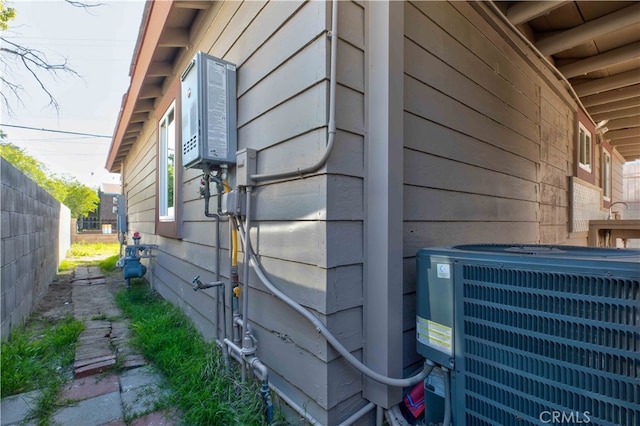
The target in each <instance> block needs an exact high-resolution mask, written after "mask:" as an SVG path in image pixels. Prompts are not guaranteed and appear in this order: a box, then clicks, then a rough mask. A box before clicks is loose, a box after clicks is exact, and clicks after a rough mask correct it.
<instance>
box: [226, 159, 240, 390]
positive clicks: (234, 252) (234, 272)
mask: <svg viewBox="0 0 640 426" xmlns="http://www.w3.org/2000/svg"><path fill="white" fill-rule="evenodd" d="M222 187H223V191H224V192H229V191H231V187H230V186H229V181H228V180H227V170H226V167H225V168H224V169H223V172H222ZM229 237H230V243H231V244H230V245H231V247H230V250H231V268H230V274H229V275H230V277H229V281H230V282H231V324H232V330H233V331H234V336H233V337H234V341H235V338H236V335H237V336H238V337H239V331H238V326H237V325H236V321H235V320H236V318H235V315H236V313H237V309H238V290H239V287H238V231H237V230H236V227H235V226H234V225H233V223H232V221H229ZM225 303H226V301H225ZM234 308H235V309H234ZM225 334H226V324H225ZM225 340H226V337H225ZM236 343H237V342H236ZM224 352H225V353H226V352H227V350H226V349H225V350H224ZM238 361H239V362H240V364H241V374H242V381H243V382H244V381H245V374H246V373H245V369H246V368H245V367H246V366H245V363H244V360H243V359H242V358H240V359H238Z"/></svg>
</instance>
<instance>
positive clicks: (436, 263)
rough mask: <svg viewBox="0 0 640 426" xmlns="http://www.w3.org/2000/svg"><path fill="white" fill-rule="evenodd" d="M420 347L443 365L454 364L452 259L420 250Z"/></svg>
mask: <svg viewBox="0 0 640 426" xmlns="http://www.w3.org/2000/svg"><path fill="white" fill-rule="evenodd" d="M417 277H418V280H417V289H416V292H417V299H418V306H417V312H416V333H417V350H418V353H420V354H421V355H422V356H423V357H425V358H427V359H429V360H431V361H434V362H436V363H438V364H440V365H444V366H449V367H452V366H453V354H454V342H453V334H454V333H453V306H454V305H453V296H454V295H453V283H454V273H453V260H452V259H451V258H448V257H446V256H428V255H422V254H421V253H420V252H419V253H418V265H417Z"/></svg>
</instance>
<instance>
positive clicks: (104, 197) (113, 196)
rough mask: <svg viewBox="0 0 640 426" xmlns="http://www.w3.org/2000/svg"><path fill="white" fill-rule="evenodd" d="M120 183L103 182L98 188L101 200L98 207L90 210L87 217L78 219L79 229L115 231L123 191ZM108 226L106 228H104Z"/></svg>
mask: <svg viewBox="0 0 640 426" xmlns="http://www.w3.org/2000/svg"><path fill="white" fill-rule="evenodd" d="M121 188H122V187H121V186H120V184H116V183H102V184H100V188H99V189H98V198H99V200H100V202H99V204H98V206H97V207H96V209H95V210H94V211H92V212H89V214H87V216H86V217H81V218H78V219H77V228H78V229H79V230H85V231H86V230H98V231H101V232H107V231H109V230H110V232H107V233H112V232H113V233H115V232H116V231H115V227H116V222H117V216H118V214H117V212H118V208H117V207H118V197H119V196H120V191H121ZM104 226H106V228H103V227H104Z"/></svg>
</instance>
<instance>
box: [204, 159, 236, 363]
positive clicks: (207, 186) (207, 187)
mask: <svg viewBox="0 0 640 426" xmlns="http://www.w3.org/2000/svg"><path fill="white" fill-rule="evenodd" d="M203 180H204V193H203V196H204V215H205V217H209V218H214V219H215V224H216V278H215V280H216V281H220V257H221V256H220V206H221V204H220V189H221V184H220V181H218V180H217V181H216V188H217V192H218V195H217V198H218V209H217V213H210V212H209V201H210V199H211V172H210V170H209V169H205V170H204V176H203ZM220 292H222V332H223V336H226V322H227V319H226V316H227V313H226V304H225V300H224V299H225V291H224V286H216V328H220V324H219V321H220V313H219V309H218V305H219V304H220ZM219 335H220V332H219V331H218V330H216V344H217V345H218V347H219V348H220V350H222V358H223V360H224V366H225V368H226V369H227V371H228V370H229V369H230V364H229V354H228V353H227V351H226V350H225V347H224V345H223V343H222V341H223V340H224V338H223V339H220V338H219Z"/></svg>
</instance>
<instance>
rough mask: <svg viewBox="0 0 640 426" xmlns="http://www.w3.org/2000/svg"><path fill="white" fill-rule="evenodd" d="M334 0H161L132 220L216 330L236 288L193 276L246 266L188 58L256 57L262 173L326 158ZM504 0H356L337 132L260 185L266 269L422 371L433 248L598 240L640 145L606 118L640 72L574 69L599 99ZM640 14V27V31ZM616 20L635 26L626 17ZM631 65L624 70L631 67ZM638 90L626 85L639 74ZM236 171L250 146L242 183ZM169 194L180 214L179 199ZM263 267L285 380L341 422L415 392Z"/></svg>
mask: <svg viewBox="0 0 640 426" xmlns="http://www.w3.org/2000/svg"><path fill="white" fill-rule="evenodd" d="M512 3H514V2H503V3H500V4H499V7H500V8H502V9H503V11H506V12H507V16H509V13H508V12H509V10H512V9H509V10H507V7H510V8H511V7H515V6H518V7H519V9H522V10H524V12H525V13H524V14H520V15H519V16H518V22H517V24H518V25H519V28H520V29H521V30H522V31H523V32H524V33H526V34H528V35H529V36H530V37H532V38H533V37H535V36H536V34H538V33H539V32H542V31H556V30H557V31H558V32H559V31H560V30H564V29H566V27H562V28H561V27H558V26H557V22H556V21H554V19H552V17H553V16H554V14H555V13H564V14H565V15H570V17H571V19H570V20H567V19H569V18H566V19H565V21H563V22H569V21H570V22H574V23H575V21H576V20H578V21H579V22H578V23H575V25H576V26H577V25H578V24H580V23H582V22H583V21H580V19H582V18H580V13H578V12H576V11H575V10H574V9H575V8H577V7H580V8H583V9H584V10H585V11H588V12H589V14H588V16H589V18H588V19H589V20H596V19H597V18H598V17H600V16H604V15H606V14H608V13H610V12H617V11H618V10H621V9H622V8H624V7H626V6H627V4H626V3H624V4H618V2H607V3H606V4H605V3H603V2H596V3H597V5H598V7H597V8H596V7H595V6H590V3H591V2H567V3H566V4H565V5H564V6H563V7H561V8H557V9H555V10H553V11H549V10H542V11H538V12H535V13H534V12H531V11H530V10H528V8H529V6H528V5H526V4H525V3H527V2H515V4H514V5H512ZM534 3H540V4H542V3H547V2H534ZM333 4H335V3H332V2H322V1H310V2H303V1H287V2H277V1H276V2H253V1H247V2H239V1H229V2H225V1H216V2H201V1H198V2H193V1H184V2H181V1H161V2H160V1H158V2H147V5H146V7H145V12H144V19H143V23H142V26H141V29H140V36H139V40H138V44H137V47H136V51H135V54H134V58H133V62H132V67H131V86H130V88H129V91H128V93H127V95H126V97H125V98H124V101H123V105H122V110H121V112H120V117H119V119H118V123H117V127H116V132H115V137H114V141H113V144H112V146H111V149H110V152H109V158H108V161H107V168H108V169H109V170H110V171H111V172H117V173H121V175H122V177H123V180H122V182H123V187H124V190H123V194H124V196H125V197H126V203H127V206H128V207H127V215H128V224H129V230H130V231H131V232H134V231H138V232H140V233H141V234H142V238H143V243H149V244H157V245H158V254H157V258H156V261H155V265H154V267H153V274H154V276H153V282H154V286H155V287H156V288H157V290H158V291H159V292H160V293H161V294H162V295H163V296H164V297H165V298H166V299H168V300H170V301H172V302H174V303H175V304H176V305H179V306H181V307H182V308H183V309H184V311H185V312H186V313H187V314H188V315H189V316H190V317H191V318H192V319H193V320H194V322H195V323H196V325H197V327H198V329H199V330H200V331H201V332H202V333H203V335H204V336H206V337H207V338H213V337H218V338H219V337H220V335H221V333H222V332H223V330H221V325H220V323H219V321H218V318H217V316H216V310H215V308H216V306H217V305H218V301H217V298H216V297H215V291H201V292H197V293H196V292H194V291H192V290H191V280H192V278H193V277H194V276H195V275H200V276H201V277H202V279H203V280H210V279H211V280H212V279H213V277H214V275H215V273H216V272H218V273H220V274H221V277H222V279H223V280H224V281H225V282H227V283H228V281H229V276H230V268H229V261H228V258H229V242H228V240H229V234H228V228H227V227H226V226H223V227H222V235H221V238H220V240H221V247H222V262H221V266H220V270H219V271H216V266H215V264H216V262H215V253H216V251H215V250H214V246H215V241H216V235H215V233H214V229H215V228H214V224H213V220H209V219H207V218H206V217H205V216H204V213H203V212H204V203H203V201H202V199H201V198H200V197H199V187H200V180H201V176H202V172H201V171H199V170H194V169H184V168H183V167H181V166H182V162H181V149H180V141H181V128H182V123H181V101H180V77H181V74H182V73H183V72H184V71H185V69H186V68H187V66H188V65H189V63H190V61H191V60H192V58H193V57H194V54H195V53H196V52H198V51H204V52H206V53H209V54H211V55H213V56H217V57H220V58H222V59H224V60H226V61H229V62H231V63H234V64H236V65H237V102H238V106H237V128H238V133H237V136H238V148H239V149H243V148H253V149H256V150H257V151H258V154H257V170H258V173H271V172H277V171H283V170H290V169H294V170H295V169H298V168H303V167H306V166H308V165H310V164H312V163H314V162H315V161H316V160H317V159H319V158H320V157H321V156H322V154H323V152H324V151H325V145H326V140H327V126H328V112H329V110H330V105H329V93H330V51H331V49H330V37H329V32H330V30H331V22H332V18H331V15H332V14H331V12H332V5H333ZM523 4H524V5H523ZM492 5H493V3H480V2H477V3H476V2H469V3H467V2H432V1H425V2H362V1H340V2H338V34H339V40H338V43H337V44H338V46H337V62H336V64H337V96H336V99H337V100H336V110H337V113H336V122H337V134H336V138H335V148H334V149H333V152H331V154H330V156H329V158H328V162H327V163H326V165H324V166H323V167H321V168H320V169H319V170H317V171H316V172H314V173H311V174H309V175H305V176H304V177H294V178H286V179H280V180H276V181H268V182H264V183H260V184H259V185H257V186H256V187H255V188H254V190H253V195H252V212H251V215H252V227H251V228H252V229H251V235H252V237H251V239H252V244H253V246H254V248H255V250H256V252H257V253H258V255H259V259H260V262H261V263H262V265H263V266H264V268H265V270H266V273H267V275H269V277H270V278H271V279H272V280H273V281H274V282H275V284H276V285H277V286H279V288H280V289H281V290H282V291H284V292H285V293H287V294H289V295H290V296H291V297H292V298H293V299H295V300H296V301H298V302H299V303H300V304H302V305H303V306H305V307H306V308H307V309H309V310H311V311H312V312H313V314H314V315H315V316H316V317H318V318H319V319H320V321H322V322H323V323H324V324H326V326H327V327H328V328H329V330H330V331H332V332H333V333H334V334H335V335H336V336H337V338H338V340H339V341H340V342H341V343H342V344H343V345H345V346H346V347H347V349H348V350H349V351H350V352H351V353H352V354H353V355H354V356H356V357H357V358H359V359H361V360H363V361H364V363H365V364H367V365H368V366H370V367H371V368H372V369H373V370H376V371H378V372H379V373H382V374H385V375H389V376H394V377H402V376H403V375H405V376H406V375H409V374H410V373H411V372H413V371H415V370H416V368H419V367H420V366H421V364H422V359H421V357H420V356H419V355H418V354H417V353H416V351H415V334H416V333H415V323H416V319H415V255H416V251H417V250H418V249H420V248H422V247H429V246H439V245H454V244H461V243H476V242H483V243H543V244H574V245H586V244H587V230H588V221H589V220H590V219H598V218H604V217H605V216H606V215H607V209H608V206H609V205H610V203H611V202H614V201H618V200H621V198H622V165H623V163H624V162H625V160H633V159H635V158H636V157H637V156H638V155H640V144H638V141H637V138H635V139H634V137H629V136H627V134H630V135H634V134H635V133H634V132H635V130H633V131H632V132H629V133H615V132H616V131H618V130H617V128H616V127H614V126H623V125H624V123H620V122H616V120H617V119H614V118H611V119H609V121H608V122H609V123H610V124H611V125H612V126H611V127H610V128H609V132H607V133H604V135H605V137H604V138H603V137H601V136H600V128H599V129H598V130H596V123H595V122H594V120H593V119H594V118H596V119H597V120H598V122H600V121H604V120H606V119H607V117H608V115H607V114H608V111H612V110H617V109H619V108H620V107H619V106H611V104H610V102H611V101H614V102H623V101H620V99H619V98H617V97H616V96H614V95H615V94H616V93H617V92H620V93H621V94H622V90H623V89H620V87H622V86H620V83H618V85H617V86H616V87H615V90H614V92H616V93H612V94H609V92H605V91H606V90H608V89H606V88H603V87H604V86H601V87H599V88H597V89H596V92H593V89H592V88H591V86H589V85H591V84H592V82H589V81H586V80H584V81H583V82H582V83H581V84H580V81H579V80H580V78H581V77H577V78H578V80H575V79H573V80H571V82H572V83H573V84H574V86H575V90H576V92H577V93H578V95H579V96H580V97H581V98H580V99H581V102H582V103H583V104H584V105H587V106H588V108H587V110H585V109H583V108H582V107H581V106H580V105H579V104H578V100H577V98H576V97H575V96H573V95H572V93H571V91H570V90H568V85H567V84H566V82H564V81H562V80H561V79H559V77H558V70H557V69H555V68H553V67H552V66H549V65H548V64H547V63H546V62H545V61H544V60H542V59H541V58H539V57H538V56H537V55H536V54H535V53H534V51H533V50H532V49H531V47H530V46H529V45H527V43H526V42H525V41H524V40H523V38H521V36H520V34H519V33H517V31H516V30H515V28H514V27H513V26H511V25H509V24H508V23H507V22H505V20H504V19H502V17H501V16H500V14H499V13H498V12H497V11H496V10H494V9H493V7H492ZM561 5H562V3H558V4H556V6H561ZM631 7H635V6H634V5H632V6H631ZM565 8H566V9H565ZM634 11H635V9H634ZM536 13H538V14H545V13H547V14H549V15H548V17H545V16H542V17H541V18H536V16H538V15H536ZM632 13H634V12H633V11H631V12H629V13H627V15H629V14H632ZM616 16H617V15H616ZM512 19H515V18H512ZM514 22H515V21H514ZM618 27H620V26H618ZM560 34H562V32H560ZM629 34H631V35H629V37H631V38H632V40H631V42H633V41H637V36H638V33H637V32H630V33H629ZM610 35H611V34H609V36H610ZM584 37H585V36H581V38H579V40H581V41H578V42H577V43H578V44H581V43H584V42H585V41H586V40H587V39H585V38H584ZM586 37H587V38H588V39H589V40H593V37H596V35H593V34H591V35H587V36H586ZM589 37H591V38H589ZM629 37H627V39H623V42H624V43H627V42H629V40H628V38H629ZM633 37H636V39H633ZM550 39H553V37H551V38H550ZM555 40H556V41H555V43H556V44H552V43H553V42H554V40H550V41H548V42H546V44H545V45H543V46H541V47H539V48H540V49H541V50H543V51H544V54H545V55H547V57H549V58H552V60H558V61H559V62H558V63H563V64H564V63H568V62H570V60H571V59H570V58H574V57H577V56H572V55H573V54H576V55H578V56H579V55H582V56H583V57H586V56H589V55H591V54H593V53H588V52H587V53H584V52H581V50H580V49H578V48H576V49H573V50H571V48H573V47H574V46H576V44H573V45H572V44H571V43H572V42H573V43H576V41H575V40H576V39H575V37H574V38H573V41H570V42H564V41H562V43H561V42H560V41H558V39H555ZM607 40H608V43H609V44H608V46H610V47H611V48H614V47H618V46H617V45H616V43H615V42H616V39H615V37H609V38H608V39H607ZM550 44H551V47H549V45H550ZM578 47H579V46H578ZM592 50H593V49H592ZM557 53H561V55H557ZM551 55H556V56H554V57H552V56H551ZM634 64H635V63H634V62H633V61H632V63H631V65H634ZM611 66H613V65H611ZM624 66H625V65H624V64H623V65H617V68H615V69H610V70H609V69H607V70H606V73H605V74H606V75H611V74H616V73H628V72H629V70H628V69H626V68H624ZM631 71H633V70H631ZM636 72H637V69H636ZM585 73H588V71H583V72H582V74H585ZM588 77H589V76H588ZM602 80H604V79H602ZM631 80H632V79H631ZM625 81H627V83H626V84H629V85H630V84H634V83H633V81H632V82H631V83H628V82H629V81H630V80H629V79H627V80H625ZM580 85H582V87H580ZM607 87H610V86H607ZM634 87H635V88H633V87H632V90H637V84H636V86H634ZM597 92H603V93H597ZM624 93H625V94H624V95H621V96H623V98H622V99H623V100H624V99H629V98H630V99H633V98H632V96H637V94H636V95H633V94H632V95H631V96H629V95H627V94H626V93H627V92H624ZM604 94H607V95H608V97H606V98H605V97H604V96H603V95H604ZM635 101H636V102H637V98H636V99H635ZM627 103H628V102H627ZM618 105H621V104H618ZM629 107H634V105H632V104H629ZM635 107H637V105H635ZM623 108H627V109H632V108H628V107H623ZM594 111H595V112H594ZM589 114H591V116H590V115H589ZM620 131H623V130H620ZM167 135H168V137H165V136H167ZM617 138H620V139H617ZM160 139H162V145H163V147H164V144H165V142H166V141H169V143H170V141H173V140H174V139H175V141H178V142H177V145H176V146H175V147H173V148H174V149H175V157H170V156H169V157H167V155H166V153H167V150H166V149H162V150H161V149H160V145H161V144H160ZM620 141H624V143H622V142H620ZM164 148H166V147H164ZM167 159H170V160H174V161H175V164H176V167H175V181H174V182H175V185H174V186H173V188H174V190H173V194H174V203H173V205H172V206H171V205H170V204H167V202H166V201H163V200H166V191H165V192H163V193H162V194H161V193H160V189H161V188H163V187H164V186H163V185H161V184H159V182H160V181H161V179H159V176H160V177H162V176H163V175H162V173H163V172H162V171H161V170H160V167H159V164H165V163H166V161H167ZM235 179H236V170H235V167H231V168H230V182H231V186H234V182H235ZM211 205H212V206H213V205H215V198H214V200H212V202H211ZM167 207H169V208H173V212H172V214H170V215H167V214H163V213H162V211H166V208H167ZM163 208H164V209H163ZM240 257H241V259H240V270H242V256H240ZM249 284H250V286H251V288H252V289H251V293H250V297H249V311H248V317H249V320H250V324H251V326H252V328H253V331H254V334H255V335H256V337H257V339H258V351H257V355H258V356H259V358H260V359H261V360H262V361H263V362H264V363H265V364H266V365H267V366H268V368H269V370H270V381H271V383H272V384H273V385H274V387H276V388H277V389H279V391H280V392H281V393H282V394H284V395H286V396H287V397H288V398H289V399H290V400H292V401H293V402H294V403H295V404H297V405H298V406H299V407H304V410H305V412H306V413H307V414H308V415H310V416H313V417H314V418H315V419H317V420H318V421H319V422H320V423H321V424H338V423H339V422H341V421H343V420H344V419H345V418H347V417H349V416H350V415H352V414H353V413H355V412H356V411H358V409H360V408H361V407H363V406H365V405H366V404H367V402H368V401H371V402H373V403H375V404H378V405H380V406H382V407H385V408H388V407H390V406H392V405H394V404H397V403H398V402H399V401H400V399H401V397H402V394H401V390H400V389H397V388H392V387H387V386H382V385H380V384H378V383H376V382H373V381H370V380H368V379H366V378H364V377H363V375H362V374H360V373H359V372H357V371H356V370H355V369H354V368H352V367H351V366H350V365H349V364H348V363H347V362H346V361H345V360H344V359H343V358H342V357H341V356H340V355H339V354H338V353H337V352H336V351H335V350H333V349H332V348H331V347H330V345H329V344H328V343H327V342H326V341H325V339H324V338H323V337H322V336H321V335H320V334H318V333H317V332H316V330H315V329H314V326H312V325H310V324H309V323H307V322H306V321H304V320H302V318H301V316H300V315H299V314H298V313H296V312H295V311H293V310H292V309H290V308H289V307H288V306H286V305H285V304H284V303H282V302H280V301H279V299H277V298H275V297H274V296H272V295H271V293H270V292H269V291H267V290H266V289H265V287H264V286H262V285H261V284H260V283H259V281H258V279H257V277H256V276H255V275H251V280H250V283H249ZM227 285H228V284H227ZM228 293H229V292H228ZM229 311H230V309H229V307H228V309H227V312H229ZM224 331H226V332H227V335H228V333H229V329H227V330H224ZM369 415H371V414H369ZM367 419H369V418H368V417H367ZM365 421H366V420H365Z"/></svg>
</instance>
